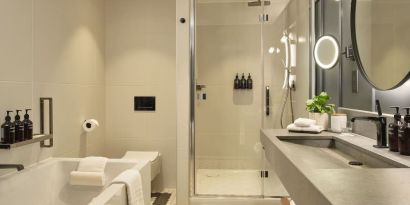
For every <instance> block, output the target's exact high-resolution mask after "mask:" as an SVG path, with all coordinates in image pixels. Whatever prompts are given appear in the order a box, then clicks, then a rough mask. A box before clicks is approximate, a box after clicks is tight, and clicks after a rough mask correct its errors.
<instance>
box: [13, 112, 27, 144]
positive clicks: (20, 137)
mask: <svg viewBox="0 0 410 205" xmlns="http://www.w3.org/2000/svg"><path fill="white" fill-rule="evenodd" d="M19 112H21V110H16V116H15V117H14V122H13V125H14V130H15V132H16V133H15V138H16V142H21V141H24V125H23V122H22V121H21V120H20V115H19Z"/></svg>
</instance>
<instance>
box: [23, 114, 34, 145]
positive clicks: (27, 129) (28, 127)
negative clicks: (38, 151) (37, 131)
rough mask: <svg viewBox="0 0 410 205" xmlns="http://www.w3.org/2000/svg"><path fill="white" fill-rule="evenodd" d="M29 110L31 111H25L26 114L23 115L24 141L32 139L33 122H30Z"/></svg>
mask: <svg viewBox="0 0 410 205" xmlns="http://www.w3.org/2000/svg"><path fill="white" fill-rule="evenodd" d="M30 110H31V109H26V114H25V115H24V120H23V126H24V140H31V139H33V122H32V121H31V120H30V115H29V114H28V111H30Z"/></svg>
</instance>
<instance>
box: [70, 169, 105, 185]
mask: <svg viewBox="0 0 410 205" xmlns="http://www.w3.org/2000/svg"><path fill="white" fill-rule="evenodd" d="M70 184H71V185H81V186H104V184H105V176H104V173H103V172H78V171H73V172H71V173H70Z"/></svg>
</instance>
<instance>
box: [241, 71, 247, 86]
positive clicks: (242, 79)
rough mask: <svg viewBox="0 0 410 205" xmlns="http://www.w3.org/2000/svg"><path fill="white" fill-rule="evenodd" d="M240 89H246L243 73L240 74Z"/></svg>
mask: <svg viewBox="0 0 410 205" xmlns="http://www.w3.org/2000/svg"><path fill="white" fill-rule="evenodd" d="M240 88H241V89H246V79H245V73H242V78H241V87H240Z"/></svg>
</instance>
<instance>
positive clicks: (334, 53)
mask: <svg viewBox="0 0 410 205" xmlns="http://www.w3.org/2000/svg"><path fill="white" fill-rule="evenodd" d="M339 55H340V49H339V43H338V42H337V40H336V39H335V38H334V37H333V36H322V37H320V38H319V39H318V40H317V42H316V44H315V48H314V58H315V61H316V64H317V65H318V66H319V67H321V68H323V69H330V68H333V67H334V66H335V65H336V64H337V62H338V61H339Z"/></svg>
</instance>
